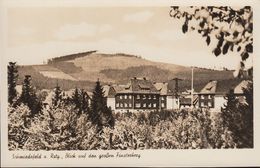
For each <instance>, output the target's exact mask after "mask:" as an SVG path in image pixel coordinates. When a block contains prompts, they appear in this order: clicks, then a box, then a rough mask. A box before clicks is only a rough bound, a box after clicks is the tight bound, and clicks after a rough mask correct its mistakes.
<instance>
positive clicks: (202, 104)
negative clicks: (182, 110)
mask: <svg viewBox="0 0 260 168" xmlns="http://www.w3.org/2000/svg"><path fill="white" fill-rule="evenodd" d="M200 106H201V107H206V106H207V107H212V103H211V102H208V104H207V105H206V104H205V103H204V102H201V103H200Z"/></svg>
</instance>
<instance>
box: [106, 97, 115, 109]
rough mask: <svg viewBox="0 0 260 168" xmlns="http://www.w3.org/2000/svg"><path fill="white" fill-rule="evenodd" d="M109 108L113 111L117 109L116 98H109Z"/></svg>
mask: <svg viewBox="0 0 260 168" xmlns="http://www.w3.org/2000/svg"><path fill="white" fill-rule="evenodd" d="M107 107H110V108H111V110H115V109H116V100H115V98H114V97H108V98H107Z"/></svg>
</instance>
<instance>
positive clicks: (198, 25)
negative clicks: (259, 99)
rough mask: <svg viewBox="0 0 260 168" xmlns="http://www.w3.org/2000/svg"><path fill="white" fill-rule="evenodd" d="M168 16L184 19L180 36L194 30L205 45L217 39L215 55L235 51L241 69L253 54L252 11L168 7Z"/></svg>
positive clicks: (228, 8) (245, 7)
mask: <svg viewBox="0 0 260 168" xmlns="http://www.w3.org/2000/svg"><path fill="white" fill-rule="evenodd" d="M170 16H171V17H173V18H177V19H181V18H183V19H184V24H183V26H182V32H183V33H186V32H188V31H189V30H191V31H195V30H197V31H198V33H199V34H201V35H202V37H204V38H205V41H206V43H207V45H209V44H210V43H211V41H212V39H215V40H217V46H215V48H214V50H213V53H214V54H215V56H219V55H220V54H221V53H222V54H224V55H225V54H226V53H227V52H229V51H234V50H236V52H238V53H239V54H240V56H241V69H243V68H244V61H245V60H247V58H248V57H249V54H252V53H253V10H252V9H251V7H250V6H244V7H241V8H233V7H227V6H220V7H217V6H207V7H194V6H190V7H186V8H181V7H178V6H172V7H171V10H170Z"/></svg>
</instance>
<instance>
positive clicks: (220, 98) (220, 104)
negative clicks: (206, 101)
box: [215, 95, 227, 110]
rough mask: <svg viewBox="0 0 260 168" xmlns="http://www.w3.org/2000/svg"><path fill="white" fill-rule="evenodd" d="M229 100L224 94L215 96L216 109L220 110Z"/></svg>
mask: <svg viewBox="0 0 260 168" xmlns="http://www.w3.org/2000/svg"><path fill="white" fill-rule="evenodd" d="M226 102H227V100H225V98H224V96H220V95H216V96H215V109H217V110H220V109H221V107H224V104H226Z"/></svg>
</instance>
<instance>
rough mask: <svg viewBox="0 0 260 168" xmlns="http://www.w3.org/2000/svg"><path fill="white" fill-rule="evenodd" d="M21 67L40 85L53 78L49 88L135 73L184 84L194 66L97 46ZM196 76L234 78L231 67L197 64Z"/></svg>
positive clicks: (205, 79)
mask: <svg viewBox="0 0 260 168" xmlns="http://www.w3.org/2000/svg"><path fill="white" fill-rule="evenodd" d="M29 69H30V70H29ZM19 70H20V71H21V72H19V73H20V74H21V75H24V74H27V73H28V74H30V73H33V75H32V77H33V79H34V80H38V81H39V82H37V83H38V85H37V86H36V87H39V88H44V86H40V83H41V82H40V81H41V80H45V81H52V82H50V83H51V84H48V83H46V82H45V85H46V86H45V87H47V88H52V87H54V86H53V83H55V82H53V81H55V80H58V81H62V80H64V81H67V82H68V83H69V81H73V82H72V83H74V85H70V84H68V87H77V85H79V86H81V87H82V85H83V84H82V83H84V82H85V83H86V84H88V85H91V86H88V87H85V89H87V90H89V88H91V87H92V85H94V83H95V82H96V81H97V79H99V80H100V81H101V82H102V83H103V84H120V83H126V82H127V81H128V80H129V79H130V78H132V77H146V78H148V79H150V80H152V81H154V82H169V81H171V79H173V78H175V77H178V78H181V79H183V82H182V83H185V86H188V85H189V84H190V80H191V79H190V78H191V67H187V66H182V65H176V64H170V63H163V62H155V61H150V60H147V59H144V58H142V57H141V56H136V55H131V54H124V53H116V54H105V53H98V52H97V51H96V50H93V51H88V52H83V53H77V54H70V55H67V56H61V57H55V58H52V59H51V60H50V61H48V63H47V64H43V65H30V66H20V67H19ZM194 76H195V78H194V82H195V85H196V83H199V85H203V84H204V83H206V82H208V81H209V80H226V79H232V78H233V75H232V71H219V70H210V69H203V68H194ZM21 82H22V76H20V77H19V83H21ZM77 83H81V84H77ZM202 83H203V84H202ZM48 85H50V86H48ZM183 85H184V84H183ZM66 89H69V88H67V87H66Z"/></svg>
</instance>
